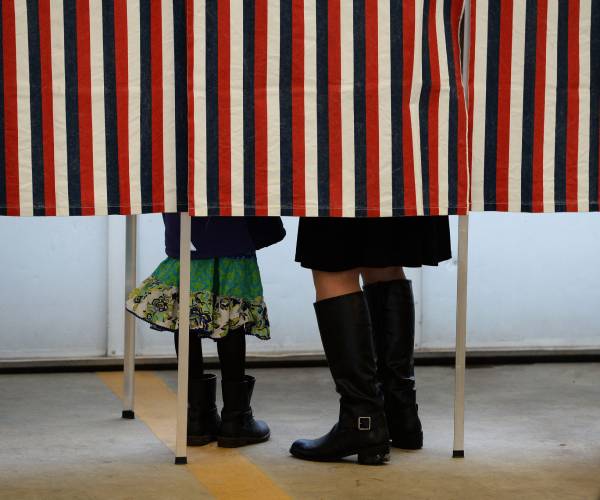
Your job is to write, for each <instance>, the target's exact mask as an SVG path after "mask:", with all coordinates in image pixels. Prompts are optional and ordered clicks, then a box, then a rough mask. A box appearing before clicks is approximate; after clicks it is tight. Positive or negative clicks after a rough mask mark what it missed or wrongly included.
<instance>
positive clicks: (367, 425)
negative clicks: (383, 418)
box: [358, 417, 371, 431]
mask: <svg viewBox="0 0 600 500" xmlns="http://www.w3.org/2000/svg"><path fill="white" fill-rule="evenodd" d="M358 430H359V431H370V430H371V417H358Z"/></svg>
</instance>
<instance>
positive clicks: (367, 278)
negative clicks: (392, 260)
mask: <svg viewBox="0 0 600 500" xmlns="http://www.w3.org/2000/svg"><path fill="white" fill-rule="evenodd" d="M361 275H362V278H363V283H364V284H365V285H372V284H373V283H382V282H385V281H395V280H405V279H406V275H405V274H404V269H403V268H402V267H382V268H376V267H364V268H362V269H361Z"/></svg>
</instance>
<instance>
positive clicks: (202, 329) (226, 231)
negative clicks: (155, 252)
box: [127, 214, 285, 448]
mask: <svg viewBox="0 0 600 500" xmlns="http://www.w3.org/2000/svg"><path fill="white" fill-rule="evenodd" d="M179 217H180V216H179V215H178V214H166V215H164V216H163V218H164V223H165V250H166V254H167V258H166V259H165V260H164V261H163V262H162V263H161V264H160V265H159V266H158V267H157V268H156V269H155V271H154V272H153V273H152V275H151V276H150V277H149V278H147V279H146V280H144V282H143V283H142V284H141V286H140V287H139V288H137V289H136V290H133V291H132V292H131V294H130V296H129V299H128V301H127V310H128V311H130V312H131V313H133V314H135V315H136V316H137V317H139V318H140V319H143V320H144V321H147V322H148V323H150V324H151V325H152V328H153V329H155V330H163V331H172V332H174V333H175V349H176V350H177V348H178V328H179V318H178V312H179V306H178V302H179V300H178V294H179V239H180V232H179V231H180V218H179ZM284 237H285V230H284V228H283V224H282V222H281V219H279V218H267V217H255V218H254V217H248V218H246V217H223V218H219V217H193V218H192V261H191V273H190V274H191V296H190V355H189V366H190V372H189V393H188V394H189V395H188V445H190V446H202V445H205V444H208V443H210V442H212V441H215V440H216V441H218V445H219V446H222V447H228V448H234V447H239V446H245V445H248V444H254V443H260V442H263V441H266V440H267V439H269V436H270V431H269V427H268V426H267V424H266V423H265V422H262V421H260V420H255V419H254V417H253V414H252V409H251V407H250V399H251V397H252V391H253V389H254V383H255V379H254V377H251V376H250V375H246V374H245V362H246V335H252V336H255V337H258V338H260V339H262V340H268V339H269V338H270V330H269V319H268V315H267V307H266V304H265V301H264V298H263V289H262V282H261V278H260V270H259V268H258V262H257V260H256V251H257V250H260V249H261V248H265V247H267V246H269V245H273V244H275V243H277V242H279V241H281V240H282V239H283V238H284ZM203 338H210V339H212V340H214V341H215V342H216V343H217V351H218V354H219V362H220V366H221V378H222V382H221V386H222V392H223V411H222V412H221V416H220V417H219V414H218V411H217V407H216V403H215V396H216V377H215V375H213V374H207V373H204V367H203V359H202V343H201V340H202V339H203Z"/></svg>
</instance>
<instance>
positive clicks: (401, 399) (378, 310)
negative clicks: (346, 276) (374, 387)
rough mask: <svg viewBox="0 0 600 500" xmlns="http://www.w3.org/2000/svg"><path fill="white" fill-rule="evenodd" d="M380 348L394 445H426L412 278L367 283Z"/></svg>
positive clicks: (379, 365) (414, 447) (379, 360)
mask: <svg viewBox="0 0 600 500" xmlns="http://www.w3.org/2000/svg"><path fill="white" fill-rule="evenodd" d="M365 295H366V297H367V302H368V304H369V311H370V313H371V321H372V323H373V336H374V339H375V346H376V349H377V376H378V379H379V381H380V383H381V386H382V388H383V394H384V399H385V411H386V415H387V422H388V427H389V429H390V437H391V440H392V445H393V446H395V447H398V448H404V449H410V450H417V449H420V448H422V447H423V429H422V427H421V421H420V420H419V415H418V406H417V403H416V392H415V363H414V345H415V304H414V299H413V293H412V286H411V282H410V281H408V280H394V281H388V282H381V283H375V284H372V285H368V286H366V287H365Z"/></svg>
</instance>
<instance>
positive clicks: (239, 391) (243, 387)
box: [217, 375, 271, 448]
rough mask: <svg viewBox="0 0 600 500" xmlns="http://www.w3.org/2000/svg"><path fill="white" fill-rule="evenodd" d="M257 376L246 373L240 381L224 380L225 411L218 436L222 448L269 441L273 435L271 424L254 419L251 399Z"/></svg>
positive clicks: (222, 413)
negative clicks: (270, 428)
mask: <svg viewBox="0 0 600 500" xmlns="http://www.w3.org/2000/svg"><path fill="white" fill-rule="evenodd" d="M254 383H255V378H254V377H251V376H250V375H246V376H245V377H244V380H242V381H240V382H226V381H223V382H222V387H223V411H222V412H221V431H220V432H219V435H218V437H217V441H218V444H219V446H221V447H222V448H238V447H240V446H246V445H249V444H256V443H262V442H264V441H267V440H268V439H269V437H270V435H271V431H270V430H269V426H268V425H267V424H266V423H265V422H263V421H261V420H254V416H253V415H252V408H251V407H250V400H251V399H252V391H253V390H254Z"/></svg>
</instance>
